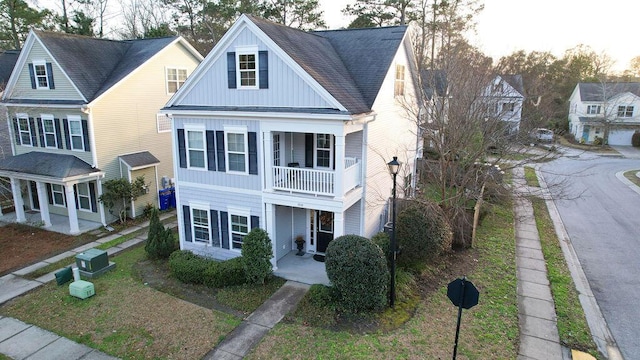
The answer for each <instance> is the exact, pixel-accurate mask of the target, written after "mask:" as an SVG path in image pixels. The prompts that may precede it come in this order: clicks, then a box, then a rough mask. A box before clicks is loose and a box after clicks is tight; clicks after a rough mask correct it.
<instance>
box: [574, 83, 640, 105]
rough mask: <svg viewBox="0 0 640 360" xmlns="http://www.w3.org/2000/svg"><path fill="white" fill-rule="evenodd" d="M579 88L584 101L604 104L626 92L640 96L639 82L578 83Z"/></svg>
mask: <svg viewBox="0 0 640 360" xmlns="http://www.w3.org/2000/svg"><path fill="white" fill-rule="evenodd" d="M578 88H579V91H580V99H581V100H582V101H596V102H602V101H604V100H608V99H610V98H611V97H613V96H616V95H618V94H622V93H625V92H630V93H632V94H634V95H636V96H640V83H637V82H619V83H578Z"/></svg>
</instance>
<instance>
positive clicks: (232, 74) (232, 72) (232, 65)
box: [227, 52, 237, 89]
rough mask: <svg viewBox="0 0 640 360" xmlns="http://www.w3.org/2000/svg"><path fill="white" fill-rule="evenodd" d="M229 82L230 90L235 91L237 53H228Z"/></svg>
mask: <svg viewBox="0 0 640 360" xmlns="http://www.w3.org/2000/svg"><path fill="white" fill-rule="evenodd" d="M227 81H228V85H229V89H235V88H236V87H237V85H236V53H235V52H228V53H227Z"/></svg>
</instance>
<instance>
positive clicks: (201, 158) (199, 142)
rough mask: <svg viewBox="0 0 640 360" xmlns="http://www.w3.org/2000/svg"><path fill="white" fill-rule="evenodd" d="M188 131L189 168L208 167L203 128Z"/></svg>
mask: <svg viewBox="0 0 640 360" xmlns="http://www.w3.org/2000/svg"><path fill="white" fill-rule="evenodd" d="M186 131H187V155H188V156H187V160H188V167H189V168H197V169H206V167H207V163H206V161H207V160H206V157H205V141H204V134H205V132H204V131H203V130H186Z"/></svg>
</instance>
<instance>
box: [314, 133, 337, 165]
mask: <svg viewBox="0 0 640 360" xmlns="http://www.w3.org/2000/svg"><path fill="white" fill-rule="evenodd" d="M315 154H316V167H319V168H332V162H333V155H332V154H333V140H332V136H331V134H316V152H315Z"/></svg>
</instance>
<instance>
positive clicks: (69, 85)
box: [0, 31, 202, 234]
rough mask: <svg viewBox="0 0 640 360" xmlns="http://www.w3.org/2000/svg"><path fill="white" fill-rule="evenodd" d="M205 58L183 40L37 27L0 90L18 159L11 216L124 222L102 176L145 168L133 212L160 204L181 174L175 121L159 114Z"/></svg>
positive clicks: (74, 225) (63, 222) (54, 224)
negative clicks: (107, 199) (105, 194)
mask: <svg viewBox="0 0 640 360" xmlns="http://www.w3.org/2000/svg"><path fill="white" fill-rule="evenodd" d="M201 60H202V56H201V55H200V54H199V53H198V52H197V51H196V50H195V49H193V47H191V46H190V45H189V44H188V43H187V42H186V41H185V40H184V39H182V38H180V37H165V38H157V39H140V40H130V41H129V40H126V41H113V40H106V39H95V38H90V37H84V36H78V35H71V34H62V33H53V32H43V31H31V32H30V33H29V36H28V38H27V40H26V41H25V45H24V48H23V49H22V51H21V53H20V56H19V58H18V61H17V63H16V66H15V68H14V70H13V72H12V74H11V77H10V78H9V81H8V84H7V88H6V90H5V92H4V94H3V97H2V103H3V104H4V105H5V106H6V107H7V109H8V111H7V113H8V116H7V122H8V124H7V125H8V128H9V130H10V131H11V140H12V144H11V147H12V154H13V156H11V157H9V158H7V159H4V160H2V161H0V176H4V177H8V178H9V179H10V180H11V188H12V192H13V200H14V205H15V206H14V207H15V214H13V213H11V214H5V215H3V217H4V219H5V220H9V221H11V220H15V221H17V222H39V223H41V224H42V225H43V226H44V227H45V228H48V229H50V230H53V231H59V232H64V233H70V234H78V233H81V232H84V231H86V230H89V229H91V228H96V227H99V226H102V225H106V224H107V223H109V222H111V221H113V220H115V219H116V217H115V216H113V215H112V214H110V213H109V211H108V209H105V207H104V206H103V205H102V204H101V203H100V202H99V201H98V197H99V196H100V195H101V194H102V184H103V182H104V181H106V180H109V179H116V178H121V177H124V178H126V179H128V180H133V179H135V178H136V177H138V176H141V175H144V177H145V182H146V183H147V185H148V193H147V194H146V195H144V196H142V197H140V198H138V199H137V201H135V203H131V204H130V207H131V211H130V213H129V215H130V216H131V217H135V216H136V215H138V214H140V213H141V211H142V208H143V207H144V206H145V205H146V204H148V203H149V204H153V205H156V206H157V205H158V190H159V188H160V187H161V186H162V181H161V179H162V178H163V177H166V178H167V179H170V178H172V177H173V165H172V155H171V124H170V121H169V119H168V118H167V117H166V116H164V115H160V116H159V114H158V111H159V109H160V108H161V107H162V106H163V105H164V104H165V103H166V102H167V101H168V100H169V99H170V97H171V96H172V95H173V94H174V93H175V92H176V91H177V89H178V88H179V87H180V86H182V84H183V83H184V81H185V79H186V77H187V75H189V74H190V73H191V72H192V71H193V70H194V69H195V68H196V66H197V65H198V64H199V63H200V61H201ZM166 183H168V182H167V181H165V184H166ZM0 214H1V212H0ZM115 215H117V214H115Z"/></svg>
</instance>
